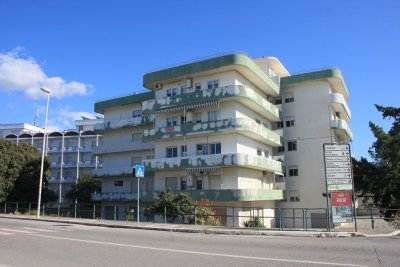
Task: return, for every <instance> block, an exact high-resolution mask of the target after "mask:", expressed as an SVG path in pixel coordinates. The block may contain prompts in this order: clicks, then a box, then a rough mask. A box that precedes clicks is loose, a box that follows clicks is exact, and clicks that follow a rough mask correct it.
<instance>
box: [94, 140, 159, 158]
mask: <svg viewBox="0 0 400 267" xmlns="http://www.w3.org/2000/svg"><path fill="white" fill-rule="evenodd" d="M152 148H154V144H152V143H142V142H141V141H137V142H132V141H129V142H118V143H117V142H116V143H112V142H110V143H108V142H106V141H104V143H103V144H101V145H99V146H97V147H93V154H95V155H96V154H107V153H115V152H126V151H138V150H148V149H152Z"/></svg>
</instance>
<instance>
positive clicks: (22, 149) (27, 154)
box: [0, 139, 51, 202]
mask: <svg viewBox="0 0 400 267" xmlns="http://www.w3.org/2000/svg"><path fill="white" fill-rule="evenodd" d="M40 165H41V153H40V152H39V151H38V150H37V149H36V148H35V147H33V146H32V145H30V144H27V143H19V144H16V143H14V142H11V141H9V140H5V139H0V202H5V201H19V202H22V201H29V202H36V201H37V192H38V191H39V175H40ZM48 167H49V164H48V162H47V159H46V160H45V165H44V171H45V172H44V173H45V174H46V173H48ZM43 184H44V185H43V186H44V190H43V191H42V193H43V195H42V196H46V197H48V199H45V198H43V202H46V201H47V200H49V199H51V193H50V191H48V190H46V185H47V178H46V177H45V176H44V179H43Z"/></svg>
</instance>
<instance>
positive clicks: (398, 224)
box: [391, 212, 400, 229]
mask: <svg viewBox="0 0 400 267" xmlns="http://www.w3.org/2000/svg"><path fill="white" fill-rule="evenodd" d="M391 225H392V226H393V227H394V228H395V229H400V212H397V213H395V214H393V220H392V221H391Z"/></svg>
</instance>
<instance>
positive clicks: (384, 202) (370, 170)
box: [353, 105, 400, 215]
mask: <svg viewBox="0 0 400 267" xmlns="http://www.w3.org/2000/svg"><path fill="white" fill-rule="evenodd" d="M375 106H376V108H377V110H378V111H379V112H381V113H382V116H383V118H384V119H386V118H390V119H392V120H393V123H392V127H391V128H390V130H389V131H388V132H385V131H384V130H383V128H382V127H380V126H378V125H376V124H375V123H373V122H370V123H369V126H370V129H371V131H372V133H373V134H374V137H375V138H376V141H375V142H374V143H373V144H372V146H371V147H370V149H369V151H368V152H369V154H370V156H371V158H372V159H373V162H369V161H368V160H367V159H365V158H361V159H360V160H359V161H357V160H354V161H353V163H354V164H353V166H354V179H355V186H356V188H355V189H356V190H358V191H361V192H363V195H364V196H371V197H372V200H373V204H374V205H375V206H377V207H379V208H381V209H399V208H400V187H399V186H400V108H394V107H383V106H379V105H375ZM386 215H390V212H389V214H386Z"/></svg>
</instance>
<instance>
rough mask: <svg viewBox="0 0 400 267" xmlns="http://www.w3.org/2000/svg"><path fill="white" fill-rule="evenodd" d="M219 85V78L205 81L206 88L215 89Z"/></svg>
mask: <svg viewBox="0 0 400 267" xmlns="http://www.w3.org/2000/svg"><path fill="white" fill-rule="evenodd" d="M218 86H219V80H213V81H208V82H207V89H215V88H218Z"/></svg>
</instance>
